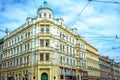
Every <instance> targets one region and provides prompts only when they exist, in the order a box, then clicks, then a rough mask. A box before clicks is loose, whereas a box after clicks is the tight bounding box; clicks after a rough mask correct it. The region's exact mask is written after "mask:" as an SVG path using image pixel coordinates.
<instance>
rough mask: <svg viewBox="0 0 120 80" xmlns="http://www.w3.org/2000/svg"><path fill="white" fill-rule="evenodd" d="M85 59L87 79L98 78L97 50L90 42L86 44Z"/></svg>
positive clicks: (95, 79)
mask: <svg viewBox="0 0 120 80" xmlns="http://www.w3.org/2000/svg"><path fill="white" fill-rule="evenodd" d="M86 60H87V71H88V79H89V80H100V67H99V56H98V50H97V49H96V48H94V47H93V46H91V45H90V44H87V45H86Z"/></svg>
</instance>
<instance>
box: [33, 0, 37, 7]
mask: <svg viewBox="0 0 120 80" xmlns="http://www.w3.org/2000/svg"><path fill="white" fill-rule="evenodd" d="M32 1H33V4H34V6H35V8H36V9H38V7H37V4H36V2H35V1H34V0H32Z"/></svg>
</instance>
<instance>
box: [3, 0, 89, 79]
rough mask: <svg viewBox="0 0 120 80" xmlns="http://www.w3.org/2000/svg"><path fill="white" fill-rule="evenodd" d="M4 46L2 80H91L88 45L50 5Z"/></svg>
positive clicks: (11, 34) (31, 19) (22, 26)
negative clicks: (88, 64)
mask: <svg viewBox="0 0 120 80" xmlns="http://www.w3.org/2000/svg"><path fill="white" fill-rule="evenodd" d="M3 43H4V44H3V54H2V70H1V76H2V80H13V79H14V80H88V78H87V65H86V41H85V40H84V39H82V38H81V37H80V36H79V35H78V34H77V29H76V28H72V29H70V28H67V27H66V26H65V25H64V22H63V19H62V18H59V19H55V18H54V15H53V10H52V9H51V8H49V7H48V5H47V2H46V1H44V2H43V4H42V5H41V7H40V8H39V9H38V11H37V17H35V18H30V17H28V18H27V19H26V22H25V23H24V24H23V25H21V26H20V27H19V28H17V29H15V30H14V31H13V32H11V33H9V34H8V35H7V36H6V37H5V38H4V41H3ZM81 59H82V60H81ZM82 74H83V75H82Z"/></svg>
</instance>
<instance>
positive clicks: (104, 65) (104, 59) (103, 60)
mask: <svg viewBox="0 0 120 80" xmlns="http://www.w3.org/2000/svg"><path fill="white" fill-rule="evenodd" d="M99 62H100V79H101V80H112V72H111V68H110V62H109V58H108V56H99Z"/></svg>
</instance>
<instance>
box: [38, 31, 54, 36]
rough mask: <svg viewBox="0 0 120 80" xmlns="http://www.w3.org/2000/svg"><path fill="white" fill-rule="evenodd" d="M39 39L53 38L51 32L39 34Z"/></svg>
mask: <svg viewBox="0 0 120 80" xmlns="http://www.w3.org/2000/svg"><path fill="white" fill-rule="evenodd" d="M38 37H52V34H51V33H50V32H39V33H38Z"/></svg>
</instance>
